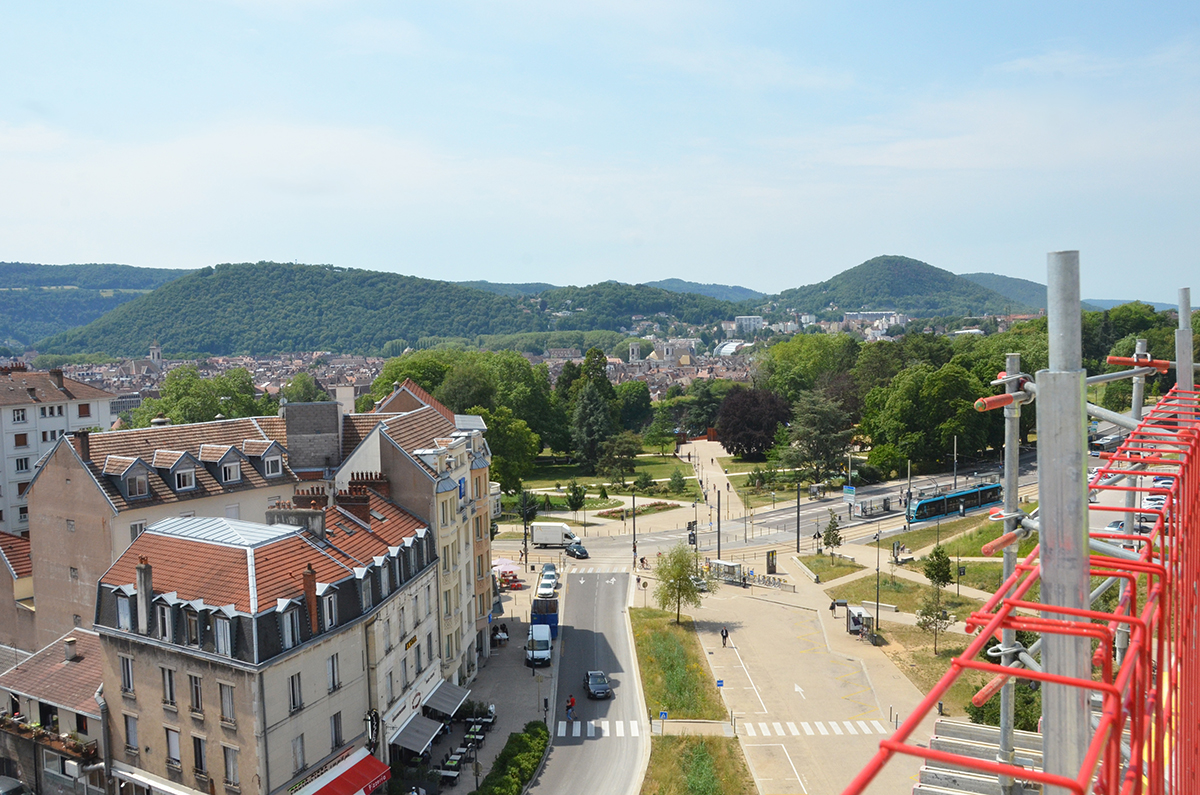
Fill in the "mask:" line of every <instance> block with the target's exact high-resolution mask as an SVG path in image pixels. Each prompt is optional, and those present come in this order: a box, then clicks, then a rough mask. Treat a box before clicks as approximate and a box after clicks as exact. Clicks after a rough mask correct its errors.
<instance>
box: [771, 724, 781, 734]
mask: <svg viewBox="0 0 1200 795" xmlns="http://www.w3.org/2000/svg"><path fill="white" fill-rule="evenodd" d="M771 725H772V726H773V727H775V733H776V734H778V735H779V736H780V737H782V736H783V724H780V723H772V724H771Z"/></svg>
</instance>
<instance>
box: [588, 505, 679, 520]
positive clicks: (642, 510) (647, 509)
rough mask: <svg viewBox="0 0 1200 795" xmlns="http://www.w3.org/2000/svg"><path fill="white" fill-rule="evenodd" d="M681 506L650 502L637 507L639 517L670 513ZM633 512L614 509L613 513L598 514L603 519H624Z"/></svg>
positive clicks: (602, 512) (627, 509)
mask: <svg viewBox="0 0 1200 795" xmlns="http://www.w3.org/2000/svg"><path fill="white" fill-rule="evenodd" d="M678 507H679V505H678V504H676V503H673V502H648V503H646V504H645V505H639V506H638V507H637V515H638V516H641V515H642V514H647V513H659V512H661V511H670V510H673V509H675V508H678ZM632 515H633V511H632V510H630V509H629V508H613V509H612V510H611V511H600V512H599V513H597V514H596V516H599V517H600V518H601V519H624V518H625V517H627V516H632Z"/></svg>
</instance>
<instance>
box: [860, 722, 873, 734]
mask: <svg viewBox="0 0 1200 795" xmlns="http://www.w3.org/2000/svg"><path fill="white" fill-rule="evenodd" d="M858 727H859V728H860V729H862V733H863V734H870V733H871V727H870V726H868V725H867V722H866V721H865V720H860V721H858Z"/></svg>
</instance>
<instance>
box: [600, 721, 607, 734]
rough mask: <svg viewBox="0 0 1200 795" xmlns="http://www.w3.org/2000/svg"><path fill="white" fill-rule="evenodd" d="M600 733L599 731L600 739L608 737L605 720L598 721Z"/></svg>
mask: <svg viewBox="0 0 1200 795" xmlns="http://www.w3.org/2000/svg"><path fill="white" fill-rule="evenodd" d="M600 731H601V735H600V736H601V737H607V736H608V721H606V720H602V721H600Z"/></svg>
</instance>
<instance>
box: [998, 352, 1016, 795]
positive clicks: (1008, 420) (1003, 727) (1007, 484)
mask: <svg viewBox="0 0 1200 795" xmlns="http://www.w3.org/2000/svg"><path fill="white" fill-rule="evenodd" d="M1004 370H1005V372H1006V373H1008V374H1009V375H1014V374H1015V373H1019V372H1021V354H1019V353H1009V354H1006V355H1005V357H1004ZM1018 389H1020V383H1019V382H1018V381H1017V380H1016V379H1015V378H1011V379H1009V381H1008V383H1007V384H1005V392H1006V393H1007V394H1015V393H1016V392H1017V390H1018ZM1020 445H1021V403H1020V401H1017V400H1014V401H1013V402H1012V403H1010V404H1009V405H1007V406H1005V407H1004V532H1005V533H1006V534H1007V533H1014V532H1016V530H1017V527H1018V525H1019V523H1020V517H1019V515H1018V513H1017V510H1018V508H1019V501H1018V496H1017V485H1018V484H1017V476H1018V475H1019V474H1020V452H1021V447H1020ZM1016 568H1017V543H1015V542H1014V543H1012V544H1009V545H1008V546H1006V547H1005V548H1004V576H1003V577H1002V578H1001V579H1002V581H1007V580H1008V578H1009V577H1011V576H1012V574H1013V572H1014V571H1016ZM1016 642H1017V633H1016V630H1014V629H1011V628H1009V627H1005V628H1004V629H1003V630H1002V631H1001V636H1000V646H1001V650H1002V651H1001V657H1000V659H1001V662H1002V664H1003V665H1006V666H1011V665H1013V663H1014V661H1015V660H1016V658H1017V654H1016ZM1015 685H1016V683H1015V681H1014V680H1013V678H1012V677H1009V678H1008V679H1007V680H1006V681H1005V682H1004V686H1003V687H1002V688H1001V690H1000V750H999V751H998V752H997V754H996V761H997V762H999V763H1000V764H1005V765H1011V764H1012V763H1013V751H1014V748H1013V728H1014V723H1015V713H1016V692H1015V690H1014V687H1015ZM1000 791H1001V792H1002V793H1003V795H1012V793H1013V779H1012V777H1011V776H1000Z"/></svg>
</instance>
